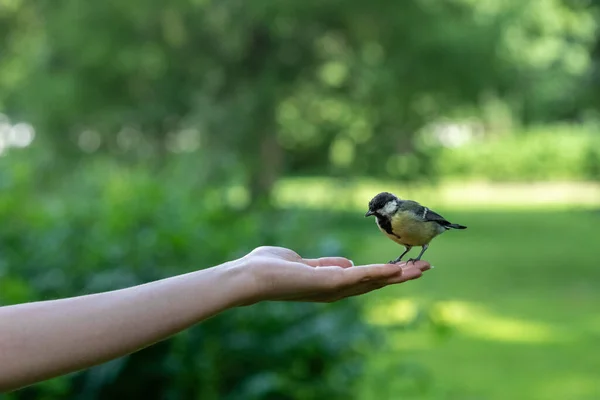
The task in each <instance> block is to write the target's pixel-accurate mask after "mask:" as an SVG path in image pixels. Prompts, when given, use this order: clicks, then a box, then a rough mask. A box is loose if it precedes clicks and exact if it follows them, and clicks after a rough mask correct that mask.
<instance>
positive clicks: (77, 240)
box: [0, 152, 378, 399]
mask: <svg viewBox="0 0 600 400" xmlns="http://www.w3.org/2000/svg"><path fill="white" fill-rule="evenodd" d="M29 156H30V153H29V152H23V153H19V154H16V153H13V154H10V155H8V156H5V157H2V158H0V182H1V183H2V185H3V186H2V191H1V192H0V220H1V221H2V224H0V277H1V279H0V304H3V305H6V304H12V303H19V302H26V301H34V300H43V299H53V298H60V297H65V296H74V295H81V294H87V293H95V292H100V291H106V290H111V289H118V288H122V287H126V286H130V285H136V284H141V283H144V282H148V281H151V280H154V279H158V278H162V277H166V276H172V275H174V274H177V273H185V272H188V271H191V270H194V269H199V268H206V267H209V266H212V265H216V264H218V263H221V262H224V261H227V260H231V259H234V258H236V257H239V256H242V255H243V254H245V253H247V252H248V251H250V250H251V249H252V248H254V247H255V246H259V245H265V244H272V245H283V246H289V247H292V248H294V249H295V250H297V251H298V252H300V253H301V254H303V255H305V256H307V257H318V256H322V255H328V254H329V255H332V254H340V252H342V251H344V250H345V249H344V248H343V247H342V246H341V244H340V242H339V240H338V239H337V236H336V234H329V233H327V232H328V230H327V229H326V228H325V227H324V225H323V224H327V218H326V217H325V216H319V218H318V219H314V220H312V219H311V220H307V219H301V218H299V217H298V215H296V214H295V213H286V212H281V213H279V214H278V215H277V225H271V226H266V225H265V221H266V220H265V218H264V216H262V215H260V214H257V213H248V212H246V211H245V210H242V209H239V208H236V206H237V205H239V202H237V201H236V199H237V198H236V197H235V196H233V197H232V196H231V195H230V194H228V189H227V188H225V189H223V188H222V187H217V186H209V185H206V184H204V183H203V182H202V180H200V179H198V177H197V176H194V174H192V171H190V170H189V169H188V168H185V167H182V166H181V165H180V166H179V167H178V168H175V167H173V168H171V169H169V170H168V171H167V170H163V172H162V173H160V174H156V173H154V172H153V171H151V170H150V169H147V168H142V167H124V166H122V165H119V164H117V163H115V162H114V161H110V160H102V159H98V160H97V161H95V162H93V163H89V164H88V165H86V166H85V167H82V168H78V169H76V170H73V171H71V172H70V173H68V174H64V175H62V176H61V179H60V184H53V185H52V190H44V189H40V185H38V182H36V181H41V180H43V179H44V174H45V171H43V170H42V169H40V168H39V167H38V165H37V163H36V162H35V159H31V158H30V157H29ZM267 228H268V229H267ZM267 231H268V232H269V235H266V234H265V232H267ZM309 231H310V232H311V234H310V235H306V232H309ZM198 301H202V293H198ZM360 313H361V307H360V303H359V302H357V301H355V300H348V301H344V302H340V303H335V304H331V305H325V306H322V305H315V304H286V303H267V304H259V305H255V306H252V307H246V308H243V309H236V310H230V311H228V312H226V313H224V314H221V315H219V316H216V317H214V318H212V319H210V320H208V321H206V322H204V323H202V324H200V325H198V326H197V327H194V328H192V329H190V330H188V331H186V332H184V333H181V334H179V335H177V336H176V337H174V338H172V339H170V340H167V341H165V342H162V343H159V344H157V345H155V346H152V347H150V348H148V349H146V350H143V351H140V352H138V353H135V354H134V355H131V356H129V357H125V358H122V359H118V360H115V361H113V362H110V363H108V364H105V365H102V366H99V367H97V368H93V369H91V370H88V371H84V372H80V373H76V374H73V375H71V376H67V377H62V378H58V379H54V380H52V381H48V382H45V383H42V384H39V385H36V386H33V387H31V388H27V389H24V390H22V391H19V392H17V393H15V394H13V395H11V396H8V397H7V398H9V399H27V398H39V399H59V398H70V399H84V398H85V399H94V398H110V397H117V398H121V397H124V396H126V395H127V396H133V397H134V398H150V399H189V398H202V399H239V398H244V399H274V398H277V399H314V398H331V399H337V398H339V399H342V398H348V397H350V396H351V395H352V390H353V385H352V382H353V380H354V379H355V378H356V377H357V376H358V375H359V374H360V373H361V371H362V364H363V361H362V354H363V353H364V352H365V351H368V349H370V348H371V346H370V345H369V343H377V342H378V340H377V339H376V337H377V336H376V334H377V331H376V330H374V329H372V328H369V327H368V326H367V325H366V324H365V323H364V322H362V320H361V318H360ZM373 335H375V336H373Z"/></svg>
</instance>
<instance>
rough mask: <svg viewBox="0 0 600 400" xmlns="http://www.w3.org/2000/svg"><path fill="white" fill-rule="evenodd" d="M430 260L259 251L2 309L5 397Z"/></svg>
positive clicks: (357, 287)
mask: <svg viewBox="0 0 600 400" xmlns="http://www.w3.org/2000/svg"><path fill="white" fill-rule="evenodd" d="M428 269H430V264H429V263H428V262H426V261H419V262H416V263H414V264H413V263H409V264H406V263H403V264H373V265H361V266H353V265H352V262H351V261H350V260H348V259H346V258H343V257H326V258H318V259H305V258H302V257H300V256H299V255H298V254H297V253H295V252H294V251H292V250H289V249H285V248H281V247H259V248H257V249H255V250H254V251H252V252H251V253H249V254H248V255H246V256H244V257H242V258H240V259H237V260H234V261H230V262H227V263H224V264H221V265H218V266H215V267H212V268H208V269H203V270H200V271H195V272H191V273H188V274H183V275H178V276H174V277H171V278H167V279H163V280H159V281H154V282H151V283H147V284H144V285H139V286H134V287H130V288H126V289H121V290H115V291H110V292H104V293H98V294H92V295H86V296H79V297H72V298H66V299H59V300H52V301H41V302H32V303H26V304H19V305H13V306H6V307H0V359H1V360H2V362H1V363H0V392H8V391H12V390H16V389H18V388H21V387H24V386H27V385H31V384H34V383H36V382H40V381H42V380H46V379H50V378H53V377H57V376H59V375H63V374H67V373H70V372H74V371H78V370H81V369H85V368H89V367H92V366H95V365H98V364H101V363H104V362H107V361H109V360H112V359H115V358H118V357H122V356H125V355H127V354H130V353H133V352H135V351H138V350H140V349H142V348H145V347H148V346H150V345H152V344H154V343H156V342H159V341H162V340H164V339H167V338H168V337H170V336H172V335H174V334H176V333H178V332H180V331H182V330H184V329H186V328H189V327H191V326H193V325H194V324H197V323H199V322H201V321H203V320H205V319H207V318H210V317H212V316H214V315H216V314H218V313H221V312H223V311H225V310H227V309H230V308H233V307H241V306H249V305H252V304H255V303H258V302H261V301H304V302H333V301H338V300H341V299H344V298H347V297H350V296H356V295H361V294H365V293H368V292H371V291H373V290H376V289H379V288H382V287H384V286H387V285H392V284H398V283H402V282H406V281H409V280H412V279H416V278H419V277H421V275H422V273H423V271H426V270H428Z"/></svg>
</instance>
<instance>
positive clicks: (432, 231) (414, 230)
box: [388, 211, 440, 246]
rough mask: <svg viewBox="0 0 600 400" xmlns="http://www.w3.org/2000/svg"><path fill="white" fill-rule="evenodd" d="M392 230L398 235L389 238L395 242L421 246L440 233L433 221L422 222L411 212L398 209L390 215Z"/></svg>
mask: <svg viewBox="0 0 600 400" xmlns="http://www.w3.org/2000/svg"><path fill="white" fill-rule="evenodd" d="M392 231H393V232H394V234H395V235H396V236H399V238H398V237H396V238H394V239H392V238H391V239H392V240H394V241H395V242H396V243H400V244H403V245H409V246H423V245H425V244H427V243H429V242H430V241H431V239H433V238H434V237H435V236H437V235H438V234H439V233H440V227H439V225H438V224H437V223H435V222H431V221H427V222H424V221H421V220H419V219H418V218H417V217H416V216H415V215H414V214H412V213H409V212H405V211H400V212H398V213H396V214H395V215H394V216H393V217H392ZM388 236H389V235H388Z"/></svg>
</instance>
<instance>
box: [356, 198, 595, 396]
mask: <svg viewBox="0 0 600 400" xmlns="http://www.w3.org/2000/svg"><path fill="white" fill-rule="evenodd" d="M437 211H439V212H440V213H442V215H444V216H445V217H447V218H448V219H450V220H451V221H454V222H458V223H461V224H464V225H467V226H468V229H467V230H465V231H451V232H447V233H445V234H444V235H442V236H440V237H438V238H437V239H435V240H434V242H432V245H431V246H430V248H429V250H428V251H427V252H426V253H425V254H426V255H425V257H424V258H425V259H427V260H428V261H430V262H431V263H432V264H433V265H434V266H435V269H433V270H431V271H429V272H427V273H426V274H425V275H424V277H423V278H422V279H419V280H417V281H413V282H410V283H408V284H404V285H399V286H394V287H388V288H384V289H382V290H380V291H377V292H375V293H372V294H370V295H368V296H365V297H364V298H363V301H365V302H366V303H367V305H368V314H367V316H366V318H369V320H370V321H372V323H377V324H381V325H383V326H384V327H385V329H387V330H388V332H389V336H388V337H389V343H388V345H387V348H386V350H385V351H382V352H380V353H377V354H369V355H365V356H366V357H368V359H369V368H368V371H367V373H366V374H365V375H364V377H363V379H362V381H361V382H360V388H361V389H360V393H359V394H358V396H357V398H359V399H365V400H370V399H374V400H375V399H457V400H458V399H460V400H468V399H478V400H487V399H494V400H496V399H497V400H507V399H523V400H537V399H540V400H542V399H544V400H545V399H548V400H584V399H590V400H591V399H600V268H599V262H598V258H599V256H600V234H599V233H598V232H599V227H600V212H598V211H588V210H582V209H576V208H574V209H572V210H564V211H557V210H546V211H533V210H522V211H515V210H512V211H498V210H494V211H487V212H485V211H476V212H475V211H472V212H466V211H456V210H455V211H452V209H438V210H437ZM359 215H360V214H359ZM346 220H348V219H346ZM344 236H345V239H346V240H348V242H349V243H354V246H353V250H352V257H353V259H354V261H355V262H356V263H371V262H382V261H387V260H389V259H391V258H394V257H396V256H397V255H399V254H400V252H401V250H402V248H401V247H399V246H397V245H395V244H394V243H393V242H391V241H389V240H388V239H386V238H384V237H383V235H381V234H380V233H379V232H378V231H377V228H376V227H375V224H374V221H373V220H372V219H366V218H365V219H357V220H356V223H355V225H354V226H352V227H348V229H344ZM418 250H419V249H413V251H412V252H411V253H410V255H413V256H416V255H417V254H418ZM422 311H424V312H425V314H423V313H422ZM419 316H421V317H423V316H424V318H421V317H419ZM419 321H421V322H419ZM430 321H435V323H431V322H430ZM407 322H417V323H416V324H415V326H416V327H415V328H413V329H402V328H401V326H403V324H406V323H407Z"/></svg>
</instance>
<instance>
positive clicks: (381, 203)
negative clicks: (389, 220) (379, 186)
mask: <svg viewBox="0 0 600 400" xmlns="http://www.w3.org/2000/svg"><path fill="white" fill-rule="evenodd" d="M399 201H400V200H399V199H398V197H396V196H395V195H393V194H392V193H389V192H381V193H379V194H377V195H376V196H375V197H373V198H372V199H371V201H370V202H369V211H367V213H366V214H365V217H369V216H371V215H376V216H377V215H379V216H391V215H393V214H394V213H395V212H396V210H397V209H398V204H399Z"/></svg>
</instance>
